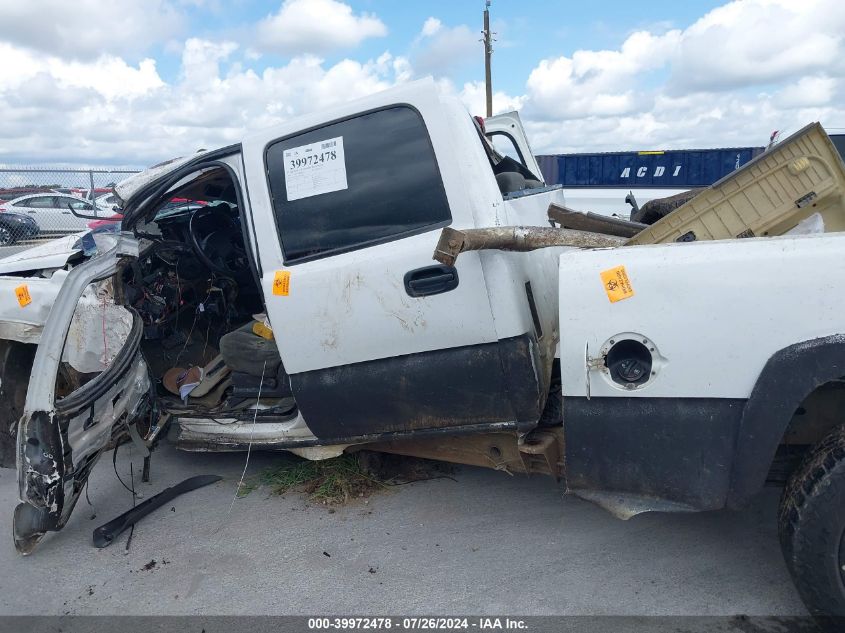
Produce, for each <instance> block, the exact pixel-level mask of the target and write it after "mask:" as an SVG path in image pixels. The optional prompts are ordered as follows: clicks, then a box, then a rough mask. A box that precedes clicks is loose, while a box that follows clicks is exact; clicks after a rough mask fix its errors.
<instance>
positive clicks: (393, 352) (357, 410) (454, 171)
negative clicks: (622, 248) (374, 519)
mask: <svg viewBox="0 0 845 633" xmlns="http://www.w3.org/2000/svg"><path fill="white" fill-rule="evenodd" d="M409 104H412V105H409ZM327 119H328V121H329V122H324V121H326V120H327ZM308 123H309V122H307V121H306V125H303V124H302V122H301V121H300V122H297V123H296V124H294V125H291V126H289V127H285V126H282V127H281V128H278V129H276V130H274V131H272V132H271V133H267V134H262V135H256V136H255V137H252V138H250V139H247V140H246V141H245V142H244V146H243V147H244V161H245V166H246V173H247V179H248V182H249V191H250V202H251V205H252V214H253V222H254V226H255V229H256V233H257V241H258V244H259V249H258V250H259V252H260V263H261V266H262V271H261V275H262V285H263V290H264V293H265V296H266V303H267V311H268V314H269V318H270V321H271V324H272V326H273V330H274V333H275V336H276V338H277V342H278V346H279V350H280V353H281V356H282V360H283V362H284V365H285V368H286V370H287V372H288V374H289V375H290V379H291V387H292V390H293V393H294V397H295V398H296V401H297V404H298V406H299V407H300V410H301V412H302V415H303V417H304V419H305V421H306V423H307V424H308V426H309V428H310V429H311V430H312V432H314V433H315V435H317V436H318V437H321V438H348V437H353V436H362V435H374V434H381V433H395V432H399V433H401V432H406V431H411V430H418V429H436V428H442V427H454V426H466V425H471V424H487V423H511V422H513V421H514V420H516V419H518V418H520V417H524V416H522V415H521V413H520V411H517V410H516V408H518V407H516V408H515V406H514V405H513V403H512V397H511V396H510V395H509V388H508V382H509V381H513V380H518V379H524V380H533V377H529V376H521V374H520V372H515V373H516V374H520V375H508V374H510V373H511V372H509V363H511V361H512V360H513V359H515V358H516V357H519V358H521V359H523V360H525V361H526V362H522V363H516V364H518V365H519V367H520V368H523V369H526V371H527V372H529V373H530V371H531V370H530V368H531V363H530V356H529V355H530V353H531V352H530V350H528V349H527V344H526V343H525V342H524V341H522V340H513V341H510V340H509V341H499V340H498V338H497V335H496V330H495V328H494V324H493V317H492V313H491V308H490V301H489V298H488V293H487V288H486V285H485V280H484V274H483V271H482V267H481V263H480V258H479V257H478V254H477V253H472V254H469V256H467V257H462V258H461V259H460V261H459V262H457V266H456V267H446V266H442V265H439V264H437V263H436V262H434V261H433V260H432V254H433V251H434V247H435V245H436V243H437V239H438V237H439V235H440V229H441V228H442V227H444V226H447V225H451V226H456V227H471V226H473V225H474V223H473V217H472V212H471V210H470V208H469V205H468V204H467V203H466V200H467V198H466V189H467V187H466V183H462V182H461V176H460V174H461V170H460V166H459V163H458V161H459V159H460V157H459V156H458V154H457V153H456V152H455V151H454V145H453V139H452V138H451V136H450V128H449V127H448V125H447V123H446V122H445V121H444V117H443V116H441V110H440V102H439V98H438V97H437V95H436V92H435V90H434V86H433V84H432V83H431V82H416V83H414V84H410V85H408V86H405V87H403V88H399V89H397V90H394V91H390V92H387V93H382V94H380V95H376V96H374V97H372V98H370V99H368V100H367V101H366V102H364V103H361V102H358V103H355V104H350V105H348V106H347V107H346V108H343V109H340V110H337V111H336V112H334V113H332V114H331V115H330V117H325V116H323V117H321V119H320V121H314V122H313V123H312V124H311V125H308ZM467 123H468V124H469V117H467ZM303 129H304V131H302V130H303ZM526 371H523V372H522V373H526Z"/></svg>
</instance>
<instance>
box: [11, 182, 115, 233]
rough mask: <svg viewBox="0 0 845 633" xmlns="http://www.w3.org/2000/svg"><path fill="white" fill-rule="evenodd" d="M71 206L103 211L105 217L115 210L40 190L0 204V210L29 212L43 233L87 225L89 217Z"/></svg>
mask: <svg viewBox="0 0 845 633" xmlns="http://www.w3.org/2000/svg"><path fill="white" fill-rule="evenodd" d="M71 208H73V209H74V210H76V211H80V212H84V213H86V214H88V215H90V214H91V213H95V214H97V215H100V214H102V216H103V218H108V217H110V216H113V215H114V211H111V210H108V211H107V210H105V209H101V208H99V207H96V206H95V205H94V204H92V203H91V202H89V201H88V200H83V199H82V198H78V197H76V196H71V195H68V194H61V193H54V192H51V193H46V192H45V193H36V194H30V195H26V196H21V197H19V198H15V199H14V200H9V201H8V202H5V203H2V204H0V211H11V212H14V213H18V214H25V215H28V216H29V217H31V218H32V219H33V220H35V222H36V224H37V226H38V228H39V230H40V232H41V233H59V234H61V233H72V232H74V231H81V230H84V229H86V228H87V226H88V220H86V219H84V218H78V217H76V216H75V215H74V214H73V213H72V212H71Z"/></svg>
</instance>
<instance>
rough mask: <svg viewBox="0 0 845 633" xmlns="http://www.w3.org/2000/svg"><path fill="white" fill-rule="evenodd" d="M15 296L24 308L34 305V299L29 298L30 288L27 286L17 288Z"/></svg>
mask: <svg viewBox="0 0 845 633" xmlns="http://www.w3.org/2000/svg"><path fill="white" fill-rule="evenodd" d="M15 296H16V297H17V298H18V303H19V304H20V306H21V307H22V308H23V307H24V306H28V305H29V304H30V303H32V297H30V296H29V286H27V285H26V284H24V285H23V286H18V287H17V288H15Z"/></svg>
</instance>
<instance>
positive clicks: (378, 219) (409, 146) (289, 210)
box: [267, 106, 451, 262]
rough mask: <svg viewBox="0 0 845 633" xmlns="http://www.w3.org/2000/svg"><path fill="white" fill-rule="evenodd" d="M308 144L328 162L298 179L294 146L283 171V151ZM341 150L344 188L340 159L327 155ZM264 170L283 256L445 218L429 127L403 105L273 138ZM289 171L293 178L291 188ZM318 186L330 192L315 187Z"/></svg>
mask: <svg viewBox="0 0 845 633" xmlns="http://www.w3.org/2000/svg"><path fill="white" fill-rule="evenodd" d="M337 139H342V152H338V153H337V154H336V155H335V158H332V153H331V152H332V151H334V150H335V148H336V145H331V142H332V141H336V140H337ZM312 143H318V145H316V146H315V147H314V148H313V149H314V151H315V152H316V160H317V161H322V160H323V159H325V161H327V162H328V166H326V165H325V164H324V163H322V162H319V164H317V165H316V171H315V172H313V173H314V174H315V175H314V177H313V179H308V180H307V181H303V180H302V178H301V177H297V176H296V175H294V171H295V170H296V169H298V168H299V167H298V165H299V163H295V162H294V161H296V160H298V159H295V158H293V153H292V152H289V154H288V159H287V160H288V171H287V172H286V171H285V156H284V154H285V151H286V150H293V149H295V148H300V149H299V150H298V151H299V154H300V155H302V152H303V151H304V150H302V148H303V146H308V145H311V144H312ZM340 144H341V143H339V144H338V145H340ZM324 145H325V146H326V147H325V148H324V147H323V146H324ZM337 149H340V148H337ZM323 154H325V156H323ZM341 155H342V157H343V166H345V178H346V179H345V185H346V186H345V187H343V184H344V183H343V180H342V177H340V176H339V173H341V175H342V172H343V171H344V169H343V166H341V164H340V163H337V164H335V163H333V162H332V161H333V160H339V157H340V156H341ZM299 160H301V159H299ZM306 167H310V165H307V166H306ZM267 174H268V178H269V184H270V193H271V195H272V197H273V207H274V210H275V214H276V222H277V224H278V226H279V234H280V235H281V239H282V247H283V249H284V253H285V261H286V262H290V261H297V260H302V259H305V258H314V257H319V256H323V255H328V254H331V253H336V252H342V251H349V250H354V249H356V248H361V247H364V246H367V245H370V244H373V243H378V242H384V241H388V240H390V239H395V238H397V237H400V236H403V235H411V234H415V233H419V232H421V231H423V230H425V229H426V228H434V227H436V226H444V225H446V224H448V223H449V222H450V220H451V215H450V212H449V204H448V202H447V200H446V191H445V190H444V188H443V182H442V180H441V178H440V171H439V169H438V167H437V161H436V159H435V157H434V150H433V149H432V147H431V141H430V140H429V137H428V131H427V130H426V128H425V125H424V123H423V121H422V118H421V117H420V115H419V113H418V112H416V110H413V109H411V108H409V107H405V106H397V107H393V108H388V109H385V110H379V111H376V112H371V113H369V114H364V115H361V116H358V117H355V118H353V119H347V120H345V121H340V122H338V123H333V124H331V125H327V126H325V127H321V128H319V129H316V130H312V131H310V132H305V133H303V134H298V135H297V136H294V137H291V138H287V139H284V140H281V141H277V142H275V143H273V144H272V145H270V146H269V147H268V148H267ZM286 174H287V175H286ZM288 175H289V177H290V178H291V179H295V182H292V183H291V186H290V187H288V183H287V182H286V178H287V177H288ZM323 176H325V178H324V177H323ZM303 182H306V185H305V186H304V187H303V184H302V183H303ZM327 182H328V183H329V184H326V183H327ZM309 188H310V189H309ZM321 188H323V189H329V191H328V192H326V193H319V191H320V189H321ZM331 189H337V190H331ZM312 191H313V192H317V193H314V194H313V195H311V194H310V192H312ZM303 193H305V194H306V195H304V196H303ZM299 196H303V197H299ZM289 198H293V200H289Z"/></svg>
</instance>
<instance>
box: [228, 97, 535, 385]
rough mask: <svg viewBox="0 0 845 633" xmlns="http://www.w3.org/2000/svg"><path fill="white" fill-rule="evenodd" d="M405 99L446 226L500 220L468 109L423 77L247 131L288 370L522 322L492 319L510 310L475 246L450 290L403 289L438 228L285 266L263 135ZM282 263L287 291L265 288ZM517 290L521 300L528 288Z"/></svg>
mask: <svg viewBox="0 0 845 633" xmlns="http://www.w3.org/2000/svg"><path fill="white" fill-rule="evenodd" d="M403 103H409V104H412V105H413V107H414V108H416V109H417V110H418V111H419V112H420V114H421V115H422V117H423V119H424V121H425V124H426V127H427V129H428V133H429V135H430V138H431V143H432V146H433V148H434V152H435V155H436V158H437V163H438V166H439V169H440V173H441V176H442V178H443V184H444V187H445V191H446V195H447V198H448V201H449V206H450V209H451V213H452V222H451V226H452V227H454V228H468V227H475V226H491V225H497V224H504V223H506V222H507V216H508V212H507V211H506V209H505V207H504V203H503V200H502V195H501V193H500V192H499V189H498V186H497V184H496V180H495V177H494V175H493V173H492V170H491V169H490V165H489V162H488V159H487V157H486V155H485V153H484V150H483V147H482V145H481V142H480V140H479V138H478V134H477V132H476V131H475V128H474V126H473V125H472V122H471V119H470V116H469V114H468V113H467V112H466V110H465V108H463V106H462V105H460V103H459V102H458V101H457V100H454V99H450V98H445V97H444V98H441V97H440V96H439V95H438V94H437V91H436V89H435V86H434V84H433V82H430V81H421V82H414V83H413V84H408V85H407V86H403V87H400V88H397V89H394V90H391V91H388V92H385V93H381V94H379V95H375V96H373V97H368V98H367V99H363V100H359V101H356V102H350V103H349V104H347V105H345V106H343V107H342V108H338V109H336V110H334V111H333V112H329V113H321V115H320V116H319V117H316V116H309V117H303V118H300V119H298V120H296V121H292V122H290V123H288V124H285V125H282V126H279V127H277V128H275V129H273V130H270V131H269V132H263V133H261V134H258V135H255V136H252V137H250V138H247V139H246V140H245V141H244V143H243V156H244V164H245V169H246V176H247V179H248V184H249V198H250V204H251V206H252V218H253V221H254V222H255V229H256V233H257V241H258V251H259V253H260V256H261V266H262V276H263V279H262V285H263V288H264V292H265V296H266V298H267V312H268V315H269V318H270V321H271V323H272V324H273V326H274V329H276V330H277V331H279V332H281V334H280V336H279V338H278V344H279V349H280V352H281V355H282V360H283V362H284V364H285V368H286V369H287V371H288V372H289V373H291V374H294V373H299V372H305V371H309V370H314V369H321V368H325V367H334V366H338V365H345V364H350V363H357V362H362V361H367V360H374V359H379V358H387V357H393V356H402V355H406V354H413V353H419V352H425V351H432V350H438V349H445V348H450V347H458V346H465V345H476V344H482V343H490V342H494V341H496V340H497V339H499V338H503V337H506V336H511V335H517V334H522V333H524V332H525V331H527V330H526V329H522V330H521V331H518V332H517V331H514V328H512V327H510V326H509V323H508V322H507V321H503V322H502V323H499V322H494V312H498V311H499V309H500V308H501V309H503V310H504V311H505V313H507V310H508V306H506V305H503V304H499V305H497V307H495V308H494V309H493V310H491V300H490V297H489V296H488V293H489V288H488V282H487V281H485V273H484V271H483V270H482V257H481V255H479V254H478V253H466V254H464V255H462V256H461V258H460V259H459V260H458V262H457V264H456V268H457V269H458V274H459V278H460V284H459V286H458V287H457V288H456V289H454V290H452V291H449V292H445V293H443V294H439V295H435V296H430V297H423V298H411V297H409V296H408V295H407V294H406V292H405V290H404V287H403V277H404V275H405V273H406V272H408V271H410V270H414V269H417V268H420V267H424V266H428V265H432V264H434V262H433V261H432V254H433V252H434V247H435V245H436V243H437V239H438V237H439V235H440V229H439V228H436V229H432V230H430V231H427V232H425V233H421V234H419V235H414V236H411V237H406V238H401V239H396V240H394V241H391V242H388V243H385V244H381V245H376V246H372V247H367V248H362V249H360V250H356V251H352V252H349V253H342V254H337V255H332V256H330V257H325V258H323V259H318V260H315V261H304V262H300V263H296V264H294V265H292V266H290V267H286V266H285V265H284V263H283V259H282V250H281V246H280V239H279V235H278V229H277V227H276V223H275V220H274V212H273V208H272V206H271V203H270V192H269V188H268V184H267V177H266V171H265V165H264V151H265V148H266V146H267V144H268V143H270V142H272V141H274V140H276V139H278V138H282V137H285V136H287V135H290V134H294V133H296V132H299V131H301V130H303V129H308V128H310V127H313V126H316V125H321V124H326V123H327V122H330V121H333V120H336V119H340V118H343V117H347V116H351V115H354V114H356V113H360V112H363V111H367V110H371V109H374V108H379V107H384V106H389V105H394V104H403ZM525 204H526V205H527V204H528V203H525ZM541 207H542V214H541V215H540V216H539V217H538V218H537V221H536V222H534V223H538V222H540V223H543V222H544V220H543V218H544V216H545V209H546V208H548V198H547V199H546V201H545V202H543V203H540V204H537V205H534V207H532V208H535V209H540V208H541ZM399 212H401V210H399V209H397V213H399ZM523 259H524V258H523ZM281 270H288V271H289V272H290V273H291V277H290V294H289V296H275V295H273V294H272V292H271V288H272V284H273V279H274V276H275V273H276V271H281ZM519 292H520V294H519V296H520V297H521V298H522V301H523V303H524V297H525V291H524V289H520V291H519ZM499 294H501V293H499ZM497 303H498V302H497ZM529 322H530V320H529ZM500 325H501V326H507V327H500ZM515 329H519V327H517V328H515ZM374 333H377V335H376V336H375V338H374Z"/></svg>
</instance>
